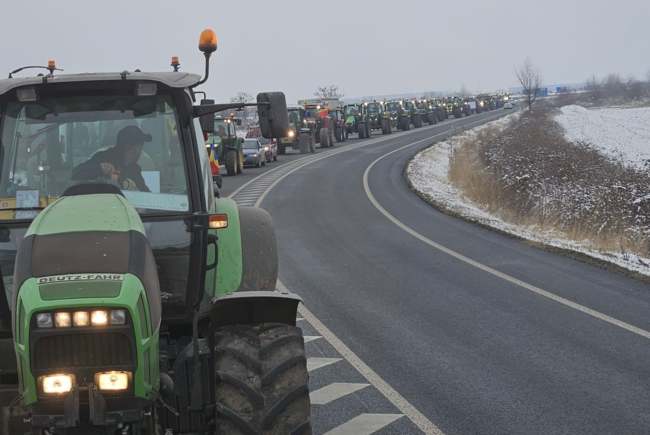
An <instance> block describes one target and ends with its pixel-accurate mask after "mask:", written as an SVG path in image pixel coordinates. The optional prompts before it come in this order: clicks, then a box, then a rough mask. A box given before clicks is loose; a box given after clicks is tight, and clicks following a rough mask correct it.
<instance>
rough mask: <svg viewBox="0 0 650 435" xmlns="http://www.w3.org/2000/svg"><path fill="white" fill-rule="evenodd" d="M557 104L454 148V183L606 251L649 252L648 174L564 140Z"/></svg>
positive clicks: (521, 219) (512, 214)
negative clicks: (556, 118) (556, 114)
mask: <svg viewBox="0 0 650 435" xmlns="http://www.w3.org/2000/svg"><path fill="white" fill-rule="evenodd" d="M553 110H554V108H553V107H551V106H549V105H546V106H541V105H540V106H538V107H537V108H536V109H535V111H534V112H530V113H525V114H523V115H522V116H521V118H520V119H519V120H517V121H515V122H513V123H511V124H510V125H509V126H508V127H506V128H505V129H504V130H497V129H484V130H483V131H482V132H481V133H480V134H479V135H477V137H475V138H471V139H468V140H466V141H465V142H463V143H461V144H460V145H459V146H458V147H456V151H455V152H454V154H453V156H452V158H451V162H450V169H449V177H450V180H451V182H452V183H453V184H454V185H455V186H456V187H458V188H459V189H460V190H461V191H462V192H463V193H464V195H465V196H467V197H468V198H470V199H471V200H472V201H474V202H476V203H477V204H480V205H482V206H483V207H484V208H486V209H488V210H489V211H490V212H492V213H494V214H497V215H498V216H500V217H501V218H502V219H504V220H506V221H509V222H512V223H516V224H526V225H534V226H538V227H540V228H542V229H553V230H557V231H560V232H562V233H563V234H564V235H565V236H566V237H567V238H569V239H572V240H576V241H582V242H585V241H587V242H589V243H590V244H591V245H592V247H593V248H595V249H600V250H603V251H618V252H632V253H636V254H639V255H643V256H648V255H649V254H650V198H646V199H643V198H644V197H645V196H647V195H648V194H650V176H648V175H647V174H646V173H642V172H639V171H635V170H633V169H630V168H627V167H624V166H622V165H620V164H618V163H616V162H613V161H611V160H608V159H607V158H605V157H604V156H602V155H601V154H599V153H598V152H596V151H595V150H593V149H592V148H590V147H588V146H586V145H585V144H573V143H570V142H567V141H566V140H565V139H564V136H563V132H562V130H561V128H560V127H559V125H557V124H556V123H555V122H554V121H553V119H552V114H553Z"/></svg>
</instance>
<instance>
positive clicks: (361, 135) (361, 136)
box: [357, 123, 366, 139]
mask: <svg viewBox="0 0 650 435" xmlns="http://www.w3.org/2000/svg"><path fill="white" fill-rule="evenodd" d="M357 130H358V132H359V139H365V137H364V134H365V133H366V124H364V123H359V125H358V126H357Z"/></svg>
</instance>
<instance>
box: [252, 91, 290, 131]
mask: <svg viewBox="0 0 650 435" xmlns="http://www.w3.org/2000/svg"><path fill="white" fill-rule="evenodd" d="M257 104H258V106H257V114H258V115H259V119H260V130H262V136H263V137H265V138H267V139H272V138H274V137H285V136H286V135H287V130H288V129H289V112H288V111H287V100H286V98H285V96H284V94H283V93H282V92H262V93H259V94H257Z"/></svg>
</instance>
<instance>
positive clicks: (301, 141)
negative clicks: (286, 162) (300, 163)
mask: <svg viewBox="0 0 650 435" xmlns="http://www.w3.org/2000/svg"><path fill="white" fill-rule="evenodd" d="M298 149H299V150H300V154H307V153H308V152H309V137H308V135H306V134H301V135H300V137H299V138H298Z"/></svg>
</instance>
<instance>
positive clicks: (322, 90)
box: [314, 85, 343, 98]
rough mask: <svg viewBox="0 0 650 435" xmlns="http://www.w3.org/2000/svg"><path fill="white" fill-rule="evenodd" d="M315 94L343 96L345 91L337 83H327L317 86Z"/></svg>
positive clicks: (323, 96)
mask: <svg viewBox="0 0 650 435" xmlns="http://www.w3.org/2000/svg"><path fill="white" fill-rule="evenodd" d="M314 95H315V96H317V97H320V98H341V97H343V91H342V90H341V89H340V88H339V87H338V86H337V85H325V86H319V87H318V88H316V92H314Z"/></svg>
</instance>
